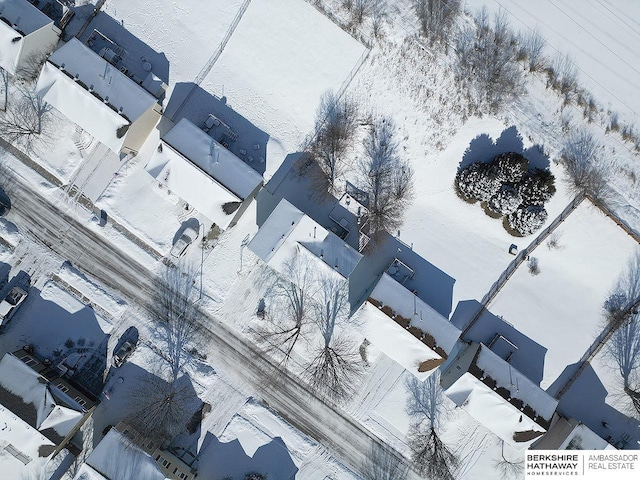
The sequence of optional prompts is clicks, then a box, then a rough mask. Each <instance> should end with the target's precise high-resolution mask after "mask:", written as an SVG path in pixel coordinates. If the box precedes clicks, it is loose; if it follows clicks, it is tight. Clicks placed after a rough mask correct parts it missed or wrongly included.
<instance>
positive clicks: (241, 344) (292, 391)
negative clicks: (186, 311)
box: [8, 178, 419, 478]
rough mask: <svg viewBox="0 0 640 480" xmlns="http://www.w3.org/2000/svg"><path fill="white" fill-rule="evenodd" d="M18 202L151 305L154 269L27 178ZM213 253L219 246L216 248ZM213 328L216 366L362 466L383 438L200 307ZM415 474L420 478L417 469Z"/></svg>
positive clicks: (27, 224) (82, 265) (62, 247)
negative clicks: (276, 373) (269, 377)
mask: <svg viewBox="0 0 640 480" xmlns="http://www.w3.org/2000/svg"><path fill="white" fill-rule="evenodd" d="M16 182H17V183H19V185H16V187H19V188H15V189H14V192H15V193H14V194H13V199H12V200H13V205H14V208H13V209H12V210H11V213H10V214H9V218H8V219H9V220H11V221H13V222H14V223H16V224H17V225H18V227H19V228H20V229H21V230H23V231H29V232H30V233H31V234H32V235H33V236H35V237H36V238H37V239H39V240H40V241H41V242H42V243H44V244H45V245H47V246H48V247H49V248H51V250H53V251H54V252H55V253H56V254H58V255H60V256H61V257H63V258H65V259H68V260H70V261H71V262H72V263H73V265H74V266H75V267H77V268H79V269H80V270H82V271H84V272H86V273H87V274H89V275H91V276H93V277H95V278H96V279H97V280H98V281H100V282H102V283H103V284H104V285H106V286H108V287H110V288H113V289H115V290H118V291H120V292H121V293H122V294H123V296H124V297H125V298H127V299H128V300H129V301H131V302H132V303H136V304H139V305H144V306H147V308H149V309H150V307H149V299H150V293H151V291H152V290H153V283H154V280H155V276H154V273H153V272H152V271H150V270H149V269H148V267H147V266H145V265H143V264H141V263H140V262H138V261H137V260H136V259H134V258H133V257H132V256H130V255H128V254H127V253H126V252H124V251H122V250H121V249H119V248H118V247H116V246H114V245H112V244H111V243H110V242H109V241H108V240H105V239H104V238H103V237H102V236H101V235H96V234H95V233H94V232H93V231H92V230H91V229H90V228H88V227H87V226H85V225H83V224H81V223H80V222H78V221H77V220H76V219H74V218H73V217H71V216H69V215H67V214H66V213H64V212H63V211H61V210H60V209H59V208H58V207H56V206H55V205H52V204H51V203H50V202H49V201H48V199H47V198H46V197H45V196H43V195H41V194H40V193H39V192H38V191H36V190H34V189H32V188H31V186H30V185H28V184H27V183H26V182H25V181H24V180H22V179H19V178H18V179H17V180H16ZM214 253H215V252H214ZM200 313H201V315H200V318H202V319H204V321H203V327H204V328H205V329H206V331H207V332H208V333H209V339H210V342H211V343H210V351H211V352H212V353H211V355H210V357H209V358H211V359H212V363H213V365H214V366H215V368H219V369H224V370H225V371H226V372H229V373H231V372H233V374H234V375H237V376H239V377H240V378H242V379H244V380H245V381H247V382H249V383H250V384H252V385H254V386H255V387H256V388H257V389H259V390H260V392H261V395H262V398H263V400H264V401H265V403H267V404H268V405H269V406H270V407H271V408H273V409H274V410H276V411H277V412H278V413H279V414H280V415H281V416H282V417H284V418H285V419H286V420H288V421H289V422H290V423H292V424H293V425H294V426H296V427H297V428H298V429H300V430H301V431H302V432H303V433H305V434H307V435H309V436H310V437H312V438H314V439H315V440H317V441H318V442H320V443H321V444H322V445H324V446H326V447H327V448H329V449H330V450H331V452H332V453H334V454H335V455H336V456H337V457H338V458H340V459H341V460H342V461H343V462H344V463H345V464H346V465H348V466H349V467H350V468H352V469H353V470H355V471H361V470H362V467H363V465H364V464H365V462H366V461H367V454H368V453H369V452H370V451H371V447H372V444H373V443H380V440H379V439H378V438H377V437H376V436H375V435H374V434H372V433H371V432H370V431H368V430H367V429H365V428H364V427H363V426H362V425H360V424H359V423H357V422H356V421H354V420H353V419H351V418H349V416H347V415H346V414H343V413H342V412H340V411H338V410H336V409H335V408H333V407H331V406H329V405H326V404H324V403H323V402H321V401H319V400H318V399H317V398H315V397H314V396H313V395H311V394H310V393H309V392H308V391H307V390H306V388H305V387H304V386H303V385H302V384H300V383H299V382H298V381H297V379H288V380H287V381H286V382H278V383H269V384H268V387H267V388H261V387H264V385H265V380H266V378H265V372H269V371H271V370H272V365H271V364H270V362H269V361H268V360H266V359H265V358H263V357H262V355H261V352H260V351H259V350H258V348H256V347H255V346H254V345H251V344H248V343H246V341H245V339H244V338H242V337H239V336H238V335H237V334H236V333H235V332H234V331H232V330H230V329H229V328H228V327H227V326H226V325H224V324H223V323H221V322H220V321H219V320H218V319H216V318H214V317H213V316H211V314H209V313H208V312H204V311H201V312H200ZM412 478H419V477H418V476H417V475H415V476H412Z"/></svg>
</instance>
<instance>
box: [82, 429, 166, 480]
mask: <svg viewBox="0 0 640 480" xmlns="http://www.w3.org/2000/svg"><path fill="white" fill-rule="evenodd" d="M86 463H87V464H88V465H89V466H91V467H92V469H93V470H95V471H96V472H99V473H100V474H102V475H103V476H105V477H106V478H109V479H110V480H130V479H132V478H135V479H136V480H165V476H164V475H163V474H162V472H161V471H160V469H159V468H158V466H157V465H156V462H155V461H154V459H153V458H151V456H149V454H147V453H145V452H143V451H142V450H140V449H139V448H138V447H136V446H135V445H133V444H132V443H131V441H130V440H128V439H127V438H126V437H125V436H124V435H122V434H121V433H120V432H118V431H117V430H116V429H115V428H112V429H111V430H109V432H107V434H106V435H105V437H104V438H103V439H102V440H101V441H100V443H98V445H97V446H96V448H94V450H93V452H91V455H89V457H88V458H87V460H86ZM88 478H92V477H88ZM98 478H100V477H98ZM77 480H80V479H77ZM83 480H84V479H83Z"/></svg>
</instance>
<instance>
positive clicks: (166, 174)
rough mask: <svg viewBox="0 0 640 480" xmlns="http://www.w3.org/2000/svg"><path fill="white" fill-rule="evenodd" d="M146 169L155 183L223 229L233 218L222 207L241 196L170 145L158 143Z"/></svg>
mask: <svg viewBox="0 0 640 480" xmlns="http://www.w3.org/2000/svg"><path fill="white" fill-rule="evenodd" d="M144 168H145V170H146V171H147V172H148V173H149V175H151V176H152V177H153V178H155V179H156V180H157V181H158V182H160V183H162V184H164V185H166V187H167V188H168V189H169V190H171V191H172V192H173V193H175V194H176V195H178V196H179V197H180V198H182V199H183V200H184V201H186V202H187V203H189V204H190V205H192V206H193V207H195V209H196V210H198V211H199V212H201V213H202V214H203V215H205V216H206V217H207V218H208V219H210V220H212V221H213V222H215V223H216V224H217V225H218V226H219V227H220V228H222V229H225V228H227V227H228V226H229V223H230V222H231V220H232V219H233V214H231V215H227V214H226V213H224V211H223V210H222V206H223V205H224V204H225V203H227V202H237V201H240V200H241V199H240V198H239V197H238V196H236V195H235V194H233V193H231V192H230V191H229V190H227V189H226V188H225V187H223V186H222V185H220V184H219V183H218V182H216V181H215V180H214V179H213V178H211V177H210V176H209V175H207V174H206V173H204V172H203V171H202V170H200V169H199V168H198V167H196V166H195V165H194V164H193V163H191V162H190V161H189V160H187V159H186V158H185V157H184V156H182V155H181V154H180V153H178V152H177V151H175V150H174V149H173V148H172V147H171V146H170V145H168V144H166V143H164V142H162V141H161V142H160V144H159V146H158V148H156V149H155V151H154V153H153V155H152V157H151V159H150V160H149V163H147V165H146V166H145V167H144Z"/></svg>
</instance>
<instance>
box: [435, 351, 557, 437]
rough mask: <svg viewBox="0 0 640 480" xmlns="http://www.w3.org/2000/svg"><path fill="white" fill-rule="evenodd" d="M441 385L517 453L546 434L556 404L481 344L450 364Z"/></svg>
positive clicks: (459, 405)
mask: <svg viewBox="0 0 640 480" xmlns="http://www.w3.org/2000/svg"><path fill="white" fill-rule="evenodd" d="M440 383H441V385H442V388H443V390H444V392H445V394H446V395H447V396H448V397H449V398H450V399H451V400H452V401H453V402H454V403H455V404H456V405H457V406H458V407H461V408H463V409H464V410H465V411H466V412H467V413H468V414H469V415H471V416H472V417H473V418H474V419H475V420H477V421H478V422H479V423H481V424H482V425H484V426H485V427H486V428H487V429H489V430H491V431H492V432H493V433H495V434H496V435H497V436H498V437H499V438H501V439H502V440H504V441H505V442H506V443H507V444H509V445H511V446H513V447H515V448H517V449H519V450H524V449H526V448H528V447H529V446H530V445H531V444H532V443H533V442H534V441H536V440H537V439H539V438H540V437H541V436H542V435H544V433H545V432H547V430H548V429H549V427H550V425H551V421H552V419H553V415H554V413H555V411H556V407H557V406H558V401H557V400H556V399H554V398H553V397H551V396H550V395H549V394H548V393H547V392H546V391H544V390H542V389H541V388H540V387H539V386H538V385H536V384H535V383H533V382H532V381H531V380H529V378H527V377H526V376H525V375H523V374H522V373H520V372H519V371H518V370H516V369H515V368H514V367H513V366H512V365H511V364H510V363H509V362H508V361H507V360H506V359H503V358H502V357H501V356H499V355H498V354H497V353H495V352H494V351H493V350H492V349H490V348H489V347H488V346H486V345H484V344H482V343H477V342H471V343H470V344H468V345H466V346H465V347H464V348H462V349H460V350H459V352H458V354H457V355H456V357H455V358H453V360H452V361H450V362H447V364H446V365H445V366H444V369H443V370H442V372H441V374H440Z"/></svg>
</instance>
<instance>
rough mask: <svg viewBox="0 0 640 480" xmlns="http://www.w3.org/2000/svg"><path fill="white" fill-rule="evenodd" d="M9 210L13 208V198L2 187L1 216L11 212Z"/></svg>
mask: <svg viewBox="0 0 640 480" xmlns="http://www.w3.org/2000/svg"><path fill="white" fill-rule="evenodd" d="M9 210H11V199H10V198H9V196H8V195H7V194H6V193H4V191H3V190H2V189H1V188H0V217H3V216H4V215H6V214H7V213H9Z"/></svg>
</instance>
